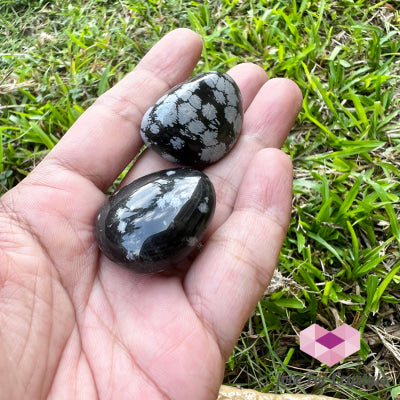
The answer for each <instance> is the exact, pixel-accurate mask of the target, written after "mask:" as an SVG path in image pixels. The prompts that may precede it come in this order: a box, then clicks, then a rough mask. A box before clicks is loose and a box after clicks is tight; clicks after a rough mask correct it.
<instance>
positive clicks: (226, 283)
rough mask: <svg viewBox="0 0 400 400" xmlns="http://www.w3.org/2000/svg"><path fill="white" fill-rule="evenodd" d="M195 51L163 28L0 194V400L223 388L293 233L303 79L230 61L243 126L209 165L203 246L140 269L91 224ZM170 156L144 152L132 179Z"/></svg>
mask: <svg viewBox="0 0 400 400" xmlns="http://www.w3.org/2000/svg"><path fill="white" fill-rule="evenodd" d="M200 53H201V41H200V39H199V37H198V36H197V35H196V34H195V33H193V32H191V31H189V30H186V29H178V30H175V31H173V32H171V33H170V34H168V35H167V36H165V37H164V38H163V39H162V40H161V41H160V42H159V43H158V44H157V45H156V46H154V47H153V49H152V50H151V51H150V52H149V53H148V54H147V55H146V57H145V58H144V59H143V60H142V62H141V63H140V64H139V65H138V66H137V67H136V68H135V70H134V71H133V72H132V73H131V74H129V75H128V76H127V77H126V78H125V79H123V80H122V81H121V82H119V83H118V84H117V85H116V86H115V87H114V88H113V89H111V90H110V91H108V92H107V93H106V94H105V95H103V96H102V97H101V98H99V99H98V100H97V102H96V103H95V104H94V105H93V106H92V107H91V108H90V109H89V110H88V111H87V112H86V113H84V114H83V115H82V117H81V118H80V119H79V120H78V121H77V123H76V124H75V125H74V126H73V127H72V128H71V129H70V131H69V132H68V133H67V134H66V135H65V136H64V137H63V139H62V140H61V141H60V142H59V143H58V145H57V146H56V147H55V148H54V149H53V151H52V152H51V153H50V154H49V155H48V156H47V157H46V158H45V159H44V160H43V161H42V162H41V164H39V166H38V167H37V168H36V169H35V170H34V171H33V172H32V173H31V174H30V175H29V176H28V177H27V178H26V179H25V180H24V181H23V182H22V183H20V184H19V185H18V186H17V187H15V188H14V189H12V190H11V191H10V192H8V193H7V194H6V195H4V196H3V197H2V199H1V200H0V332H1V341H0V369H1V373H0V387H1V390H2V392H1V395H0V397H1V398H5V399H20V398H21V399H22V398H29V399H39V398H56V399H73V398H82V399H94V398H101V399H108V398H115V399H159V398H161V399H164V398H166V399H215V398H216V396H217V393H218V388H219V385H220V384H221V381H222V376H223V366H224V362H225V360H226V359H227V357H228V356H229V354H230V352H231V351H232V348H233V346H234V344H235V342H236V340H237V337H238V335H239V333H240V330H241V329H242V327H243V325H244V323H245V322H246V319H247V318H248V317H249V315H250V313H251V311H252V310H253V308H254V306H255V305H256V302H257V301H258V299H259V298H260V296H261V295H262V293H263V292H264V290H265V288H266V286H267V285H268V283H269V280H270V277H271V275H272V272H273V269H274V267H275V265H276V262H277V258H278V255H279V251H280V247H281V244H282V240H283V238H284V236H285V233H286V229H287V224H288V219H289V214H290V203H291V179H292V176H291V174H292V171H291V163H290V160H289V158H288V157H287V156H286V155H285V154H283V153H282V152H280V151H279V150H277V149H276V148H279V147H280V146H281V145H282V142H283V141H284V139H285V137H286V135H287V134H288V132H289V130H290V127H291V125H292V124H293V122H294V120H295V118H296V115H297V113H298V110H299V108H300V106H301V94H300V92H299V90H298V88H297V86H296V85H295V84H293V83H292V82H291V81H288V80H285V79H273V80H270V81H267V77H266V75H265V73H264V71H263V70H262V69H261V68H259V67H257V66H255V65H253V64H241V65H238V66H236V67H234V68H233V69H232V70H230V71H229V74H230V75H231V76H232V77H233V78H234V79H235V81H236V82H237V84H238V85H239V87H240V89H241V91H242V95H243V101H244V107H245V118H244V124H243V130H242V134H241V136H240V139H239V141H238V142H237V144H236V145H235V147H234V148H233V149H232V151H231V152H230V153H229V155H228V156H226V157H225V158H224V159H222V160H221V161H219V162H218V163H216V164H214V165H212V166H210V167H208V168H207V169H206V170H205V171H204V172H205V173H206V174H207V175H208V176H209V177H210V179H211V180H212V181H213V183H214V186H215V189H216V195H217V207H216V212H215V215H214V218H213V221H212V224H211V226H210V228H209V231H208V233H207V237H206V238H205V240H204V246H203V248H202V249H201V251H199V253H198V254H197V255H196V257H192V259H191V260H190V261H189V260H187V261H186V262H185V263H183V265H181V266H178V267H177V268H174V269H173V270H171V271H169V272H166V273H161V274H153V275H138V274H136V273H134V272H132V271H128V270H125V269H123V268H121V267H119V266H117V265H115V264H113V263H112V262H111V261H109V260H107V259H106V258H105V257H104V256H103V255H102V254H101V253H100V252H99V250H98V248H97V245H96V242H95V239H94V233H93V224H94V220H95V217H96V214H97V212H98V210H99V208H100V207H101V205H102V204H103V203H104V201H105V199H106V196H105V194H104V192H105V191H106V190H107V188H108V187H109V186H110V185H111V184H112V182H113V180H114V179H115V178H116V177H117V176H118V174H119V173H120V172H121V171H122V170H123V168H124V167H125V166H126V165H127V164H128V163H129V161H130V160H131V159H132V158H133V157H134V155H135V154H136V153H137V152H138V150H139V149H140V147H141V139H140V135H139V126H140V121H141V118H142V115H143V114H144V112H145V111H146V109H147V108H148V107H149V106H151V105H152V104H153V103H154V102H155V101H156V100H157V99H158V98H159V97H160V96H161V95H162V94H163V93H164V92H165V91H166V90H168V89H169V88H170V87H171V86H173V85H175V84H177V83H179V82H181V81H183V80H185V79H186V78H187V77H188V76H189V74H190V73H191V71H192V70H193V68H194V66H195V64H196V62H197V61H198V59H199V57H200ZM171 165H172V164H169V163H167V162H166V161H164V160H162V159H161V158H159V156H157V155H155V154H153V153H152V152H151V151H149V150H146V151H145V152H144V153H143V154H142V156H141V157H140V159H139V160H138V161H137V162H136V163H135V165H134V167H133V169H132V170H131V171H130V172H129V173H128V175H127V177H126V179H125V182H129V181H132V180H133V179H136V178H137V177H139V176H141V175H144V174H147V173H150V172H153V171H156V170H160V169H164V168H166V167H168V166H171ZM125 182H124V183H125ZM189 262H191V263H192V265H191V266H190V268H188V264H189Z"/></svg>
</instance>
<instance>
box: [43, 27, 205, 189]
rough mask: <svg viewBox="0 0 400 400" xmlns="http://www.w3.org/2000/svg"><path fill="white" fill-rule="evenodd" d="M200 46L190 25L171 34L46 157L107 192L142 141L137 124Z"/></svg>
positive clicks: (186, 70)
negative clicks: (188, 27)
mask: <svg viewBox="0 0 400 400" xmlns="http://www.w3.org/2000/svg"><path fill="white" fill-rule="evenodd" d="M201 49H202V43H201V39H200V37H199V36H198V35H197V34H196V33H194V32H192V31H190V30H189V29H176V30H174V31H172V32H170V33H169V34H167V35H166V36H165V37H164V38H163V39H161V40H160V41H159V42H158V43H157V44H156V45H155V46H154V47H153V48H152V49H151V50H150V51H149V52H148V53H147V54H146V56H145V57H144V58H143V59H142V61H141V62H140V63H139V64H138V65H137V67H136V68H135V69H134V71H133V72H131V73H130V74H128V75H127V76H126V77H125V78H124V79H123V80H121V81H120V82H119V83H118V84H117V85H116V86H114V87H113V88H112V89H111V90H109V91H108V92H106V93H105V94H104V95H103V96H101V97H100V98H99V99H98V100H97V101H96V102H95V103H94V104H93V105H92V106H91V107H90V108H89V109H88V110H87V111H86V112H85V113H84V114H83V115H82V116H81V117H80V118H79V120H78V121H77V122H76V123H75V124H74V126H73V127H72V128H71V129H70V130H69V131H68V133H67V134H66V135H65V136H64V137H63V138H62V140H60V142H59V143H58V145H57V146H56V147H55V148H54V149H53V151H52V152H51V153H50V154H49V156H48V157H47V159H46V162H50V163H56V164H57V165H59V166H62V167H64V168H67V169H70V170H73V171H76V172H78V173H79V174H81V175H83V176H85V177H87V178H88V179H90V180H91V181H92V182H93V183H94V184H95V185H96V186H97V187H99V188H100V189H101V190H103V191H104V190H105V189H106V188H108V187H109V186H110V185H111V183H112V182H113V181H114V180H115V178H116V177H117V176H118V174H119V173H120V172H121V171H122V170H123V168H124V167H125V166H126V165H127V164H128V163H129V162H130V161H131V160H132V158H133V157H134V156H135V154H137V152H138V151H139V149H140V147H141V146H142V139H141V137H140V135H139V128H140V122H141V119H142V116H143V114H144V113H145V111H146V110H147V108H148V107H150V106H151V105H152V104H153V103H154V102H155V101H156V100H157V99H158V98H159V97H160V96H161V95H162V94H163V93H165V92H166V91H167V90H168V89H170V88H171V87H172V86H174V85H175V84H177V83H179V82H181V81H183V80H185V79H186V78H187V77H188V76H189V75H190V73H191V72H192V70H193V68H194V67H195V65H196V63H197V61H198V59H199V57H200V54H201Z"/></svg>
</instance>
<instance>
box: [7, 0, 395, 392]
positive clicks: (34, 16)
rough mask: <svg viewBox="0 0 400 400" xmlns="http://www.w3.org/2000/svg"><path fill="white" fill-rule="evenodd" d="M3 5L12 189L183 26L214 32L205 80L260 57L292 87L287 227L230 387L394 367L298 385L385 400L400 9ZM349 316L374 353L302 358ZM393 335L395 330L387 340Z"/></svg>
mask: <svg viewBox="0 0 400 400" xmlns="http://www.w3.org/2000/svg"><path fill="white" fill-rule="evenodd" d="M68 3H69V2H63V1H61V0H56V1H54V2H45V1H29V2H28V1H22V0H20V1H16V0H13V1H0V18H1V23H0V33H1V36H2V37H3V39H2V43H1V45H0V68H1V76H0V137H1V142H2V146H1V147H0V148H1V150H0V151H1V157H0V185H1V188H2V192H4V191H6V190H8V189H10V188H11V187H13V186H14V185H15V184H17V183H18V182H19V181H20V180H21V179H22V178H23V177H24V176H25V175H26V174H28V173H29V172H30V171H31V170H32V168H33V167H34V166H35V164H37V163H38V162H39V161H40V160H41V159H42V157H43V156H44V155H45V154H46V153H47V152H48V151H49V150H50V149H51V148H52V147H53V146H54V144H55V143H56V142H57V140H58V139H59V138H60V137H61V136H62V135H63V133H64V132H65V131H66V130H67V129H68V127H69V126H70V125H71V124H72V123H73V122H74V121H75V120H76V119H77V117H79V115H80V114H81V113H82V112H83V110H84V109H85V108H87V106H88V105H90V104H91V103H92V102H93V101H94V99H95V98H96V97H97V96H98V95H100V94H101V93H103V92H104V91H105V90H107V89H108V88H109V87H110V86H112V85H113V84H114V83H115V82H117V81H118V80H119V79H121V78H122V76H123V75H124V74H125V73H127V72H128V71H129V70H131V69H132V68H133V67H134V66H135V65H136V63H137V62H138V61H139V60H140V58H141V57H142V56H143V55H144V54H145V53H146V51H147V50H148V49H149V48H150V47H151V46H152V45H153V44H154V43H155V42H156V41H157V40H158V39H159V38H160V37H161V36H163V35H164V34H165V33H166V32H168V31H169V30H170V29H173V28H174V27H179V26H181V27H182V26H186V27H190V28H192V29H194V30H196V31H197V32H199V33H200V34H201V35H202V36H203V39H204V44H205V46H204V51H203V57H202V59H201V61H200V63H199V64H198V66H197V69H196V72H200V71H204V70H211V69H218V70H223V71H225V70H227V69H228V68H230V67H232V66H234V65H235V64H237V63H239V62H244V61H250V62H255V63H257V64H259V65H261V66H263V67H264V68H265V70H266V71H268V74H269V75H270V76H271V77H278V76H284V77H289V78H291V79H293V80H294V81H295V82H296V83H297V84H298V85H299V86H300V87H301V89H302V91H303V95H304V105H303V110H302V112H301V114H300V116H299V118H298V121H297V124H296V126H295V127H294V129H293V131H292V134H291V136H290V137H289V139H288V140H287V141H286V143H285V146H284V150H285V151H286V152H287V153H288V154H289V155H290V156H291V158H292V160H293V164H294V174H295V180H294V201H293V212H292V219H291V224H290V228H289V232H288V235H287V238H286V240H285V243H284V246H283V249H282V253H281V257H280V264H279V271H280V275H277V276H275V278H274V281H273V284H272V285H271V288H270V290H269V291H268V292H267V294H266V295H265V296H264V298H263V299H262V300H261V301H260V302H259V305H258V307H257V309H256V310H255V312H254V314H253V315H252V317H251V318H250V320H249V322H248V324H247V325H246V327H245V329H244V330H243V332H242V334H241V337H240V339H239V341H238V344H237V346H236V347H235V349H234V352H233V353H232V355H231V357H230V359H229V361H228V363H227V365H226V375H225V383H228V384H238V385H242V386H243V387H249V388H257V389H258V390H261V391H275V392H280V391H282V390H280V389H279V388H277V386H276V375H277V374H278V373H279V372H281V373H284V374H290V373H295V374H306V373H307V372H309V371H314V372H319V373H320V374H321V375H323V376H326V377H327V379H328V381H329V379H331V377H332V374H333V373H334V372H335V371H336V370H340V371H341V372H342V374H343V375H352V374H355V375H363V374H369V375H374V374H376V373H377V371H380V372H381V373H384V374H385V375H386V376H387V378H388V380H389V385H388V387H387V388H384V387H379V388H376V387H374V388H372V389H370V390H367V389H363V388H358V389H357V388H352V389H349V388H346V387H338V386H333V385H332V384H329V383H328V384H325V385H320V386H310V387H307V385H306V384H305V382H306V378H304V381H303V385H298V386H296V385H292V386H290V387H289V388H288V390H287V391H291V392H301V391H304V392H307V393H321V394H326V395H331V396H336V397H339V398H349V399H360V398H365V399H388V398H390V391H391V388H392V387H396V386H398V385H400V382H399V380H400V379H399V376H400V356H399V352H400V334H399V331H400V317H399V315H400V273H399V271H400V263H399V259H400V257H399V243H400V229H399V223H398V217H399V212H400V206H399V197H400V187H399V176H400V172H399V169H398V166H399V154H400V133H399V132H400V89H399V88H400V86H399V76H400V63H399V61H398V60H399V56H400V4H399V2H398V1H392V2H391V6H392V7H390V5H387V4H386V3H387V2H386V1H381V2H379V1H366V0H359V1H347V0H345V1H332V0H325V1H324V0H320V1H313V0H301V1H289V0H287V1H278V0H270V1H268V0H261V1H260V0H248V1H238V0H231V1H229V0H218V1H206V2H195V1H183V0H181V1H179V0H151V1H146V2H143V1H134V0H120V1H105V0H104V1H100V0H97V1H95V0H87V1H83V0H81V1H76V2H72V3H71V4H70V5H68ZM314 322H316V323H319V324H321V325H323V326H325V327H326V328H334V327H336V326H337V325H338V324H340V323H342V322H345V323H347V324H350V325H352V326H354V327H355V328H357V329H359V330H360V331H361V332H362V333H363V345H362V349H361V351H360V352H359V353H358V354H355V355H353V356H351V357H349V358H347V359H346V360H344V361H343V362H342V363H340V364H337V365H335V366H334V367H332V368H329V367H327V366H325V365H321V364H320V363H319V362H317V361H316V360H313V359H311V357H308V356H307V355H305V354H304V353H302V352H301V351H300V350H299V346H298V336H297V334H298V333H299V331H300V330H302V329H304V328H306V327H308V326H309V325H310V324H311V323H314ZM384 330H386V333H385V331H384Z"/></svg>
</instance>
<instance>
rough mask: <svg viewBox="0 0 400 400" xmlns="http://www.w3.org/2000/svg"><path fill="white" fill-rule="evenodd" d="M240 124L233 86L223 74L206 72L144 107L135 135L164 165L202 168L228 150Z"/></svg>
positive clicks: (239, 103)
mask: <svg viewBox="0 0 400 400" xmlns="http://www.w3.org/2000/svg"><path fill="white" fill-rule="evenodd" d="M242 120H243V106H242V98H241V94H240V90H239V88H238V86H237V85H236V83H235V81H234V80H233V79H232V78H231V77H230V76H229V75H227V74H224V73H220V72H206V73H204V74H200V75H198V76H195V77H194V78H192V79H190V80H188V81H186V82H184V83H182V84H180V85H178V86H175V87H174V88H173V89H171V90H170V91H169V92H168V93H167V94H166V95H164V96H163V97H162V98H160V99H159V100H158V101H157V102H156V104H155V105H154V106H152V107H150V108H149V110H147V112H146V113H145V115H144V117H143V120H142V124H141V128H140V134H141V136H142V138H143V141H144V142H145V144H146V145H147V146H148V147H150V148H151V149H153V150H154V151H156V152H157V153H159V154H160V155H161V156H162V157H164V158H165V159H166V160H168V161H171V162H174V163H178V164H181V165H187V166H192V167H197V168H202V167H205V166H206V165H208V164H211V163H214V162H215V161H217V160H219V159H220V158H222V157H223V156H224V155H225V154H226V153H227V152H228V151H229V150H230V149H231V148H232V146H233V145H234V143H235V141H236V139H237V138H238V135H239V133H240V130H241V127H242Z"/></svg>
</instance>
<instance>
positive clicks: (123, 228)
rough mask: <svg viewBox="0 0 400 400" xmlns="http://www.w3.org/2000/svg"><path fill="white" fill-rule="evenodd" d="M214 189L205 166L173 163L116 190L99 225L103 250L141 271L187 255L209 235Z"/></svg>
mask: <svg viewBox="0 0 400 400" xmlns="http://www.w3.org/2000/svg"><path fill="white" fill-rule="evenodd" d="M214 209H215V191H214V188H213V185H212V183H211V181H210V180H209V178H208V177H207V176H206V175H205V174H204V173H202V172H201V171H196V170H192V169H189V168H174V169H169V170H163V171H159V172H155V173H153V174H150V175H146V176H143V177H141V178H139V179H137V180H135V181H134V182H132V183H130V184H129V185H127V186H125V187H123V188H122V189H120V190H118V191H117V192H115V193H114V194H113V195H112V196H111V197H110V198H109V199H108V200H107V202H106V203H105V204H104V205H103V207H102V208H101V210H100V212H99V214H98V216H97V220H96V226H95V233H96V237H97V241H98V244H99V247H100V249H101V250H102V252H103V253H104V254H105V255H106V256H107V257H108V258H109V259H110V260H112V261H114V262H116V263H117V264H120V265H123V266H126V267H128V268H130V269H133V270H135V271H137V272H146V273H148V272H158V271H162V270H164V269H166V268H168V267H169V266H171V265H174V264H176V263H178V262H180V261H182V260H183V259H184V258H185V257H186V256H187V255H189V253H190V252H191V251H192V250H194V248H195V247H196V245H197V244H198V242H199V241H200V240H201V238H202V236H203V235H204V233H205V231H206V228H207V226H208V224H209V222H210V220H211V218H212V216H213V213H214Z"/></svg>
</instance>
